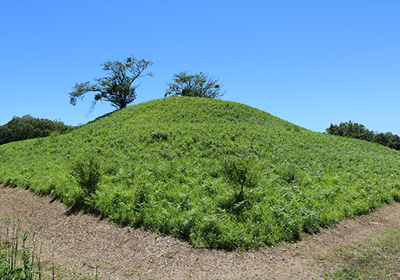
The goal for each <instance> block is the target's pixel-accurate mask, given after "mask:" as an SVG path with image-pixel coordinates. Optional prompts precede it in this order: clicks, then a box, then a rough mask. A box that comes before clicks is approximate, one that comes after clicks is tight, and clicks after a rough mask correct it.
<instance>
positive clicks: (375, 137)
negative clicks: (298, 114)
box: [326, 121, 400, 150]
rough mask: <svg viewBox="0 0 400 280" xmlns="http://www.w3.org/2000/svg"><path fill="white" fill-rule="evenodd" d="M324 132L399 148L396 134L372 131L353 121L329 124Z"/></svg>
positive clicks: (398, 138)
mask: <svg viewBox="0 0 400 280" xmlns="http://www.w3.org/2000/svg"><path fill="white" fill-rule="evenodd" d="M326 132H327V133H328V134H331V135H337V136H343V137H348V138H355V139H360V140H366V141H369V142H374V143H378V144H380V145H383V146H386V147H389V148H392V149H395V150H400V137H399V136H398V135H396V134H393V133H391V132H387V133H382V132H381V133H378V132H374V131H372V130H368V129H367V128H366V127H365V126H364V125H362V124H358V123H353V122H352V121H349V122H345V123H343V122H341V123H340V124H339V125H337V124H335V125H334V124H331V125H330V126H329V128H327V129H326Z"/></svg>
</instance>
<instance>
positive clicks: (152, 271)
mask: <svg viewBox="0 0 400 280" xmlns="http://www.w3.org/2000/svg"><path fill="white" fill-rule="evenodd" d="M67 211H68V208H67V207H66V206H65V205H63V204H61V203H59V202H57V201H55V202H52V199H51V198H50V197H47V196H43V197H40V196H37V195H35V194H33V193H32V192H31V191H28V190H25V189H23V188H6V187H1V186H0V218H5V217H7V215H8V214H10V215H17V216H18V217H19V218H20V219H22V222H23V226H24V227H26V228H29V229H31V230H34V229H37V228H39V227H40V226H41V225H43V229H42V231H41V237H42V238H46V240H45V242H44V246H46V248H51V249H53V250H54V249H55V261H54V262H55V264H56V265H58V266H60V267H62V268H63V269H65V271H64V278H63V279H66V278H68V277H71V278H75V277H77V276H76V275H77V274H76V272H79V275H82V276H83V275H85V276H93V274H94V271H95V269H94V266H95V264H96V263H97V264H100V267H99V272H98V275H99V278H100V279H295V278H297V279H320V278H321V277H322V276H321V275H322V274H323V273H325V272H332V271H335V270H337V269H338V264H336V263H335V261H334V260H333V259H332V257H331V255H332V251H333V250H335V249H336V248H340V247H343V246H347V245H350V246H351V245H357V244H359V243H361V242H363V241H365V240H367V239H368V238H370V237H371V236H373V235H374V234H377V233H379V232H381V231H382V230H384V229H385V228H387V227H393V226H395V227H400V204H399V203H394V204H392V205H389V206H387V207H385V208H383V209H380V210H378V211H377V212H375V213H373V214H370V215H366V216H363V217H360V218H358V219H356V220H351V219H345V220H343V221H342V222H341V223H340V224H339V225H338V226H337V227H336V228H333V229H326V230H323V231H322V232H321V233H319V234H316V235H305V236H304V237H303V241H301V242H298V243H296V244H282V245H280V246H278V247H265V248H262V249H260V250H251V251H247V252H224V251H219V250H208V249H193V248H192V247H191V246H190V245H189V244H187V243H185V242H182V241H179V240H176V239H174V238H171V237H163V236H159V235H156V234H153V233H149V232H144V231H142V230H139V229H132V228H121V227H118V226H115V225H111V224H109V223H108V222H106V221H101V220H99V219H97V218H95V217H92V216H89V215H81V214H76V215H67ZM42 254H43V255H42V259H46V258H47V259H48V260H50V256H51V253H50V250H47V253H46V250H44V251H43V253H42ZM46 254H47V255H46ZM72 272H75V274H73V273H72ZM66 275H67V276H66ZM73 275H75V276H73ZM68 279H69V278H68Z"/></svg>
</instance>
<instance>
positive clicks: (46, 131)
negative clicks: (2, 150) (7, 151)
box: [0, 115, 72, 145]
mask: <svg viewBox="0 0 400 280" xmlns="http://www.w3.org/2000/svg"><path fill="white" fill-rule="evenodd" d="M71 130H72V127H71V126H68V125H65V124H64V123H63V122H61V121H52V120H48V119H39V118H34V117H32V116H31V115H25V116H23V117H21V118H19V117H14V118H12V120H11V121H9V122H8V123H6V124H5V125H2V126H0V145H1V144H5V143H9V142H14V141H21V140H26V139H33V138H38V137H46V136H49V135H50V134H51V133H66V132H69V131H71Z"/></svg>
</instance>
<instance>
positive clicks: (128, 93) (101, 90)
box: [69, 56, 153, 110]
mask: <svg viewBox="0 0 400 280" xmlns="http://www.w3.org/2000/svg"><path fill="white" fill-rule="evenodd" d="M152 64H153V62H151V61H146V60H144V59H141V60H138V59H136V58H135V57H134V56H130V57H127V58H125V60H124V61H122V62H120V61H106V62H104V63H103V64H101V65H102V66H103V70H104V71H107V72H108V76H106V77H104V78H97V79H95V80H94V81H95V83H91V82H84V83H76V84H75V86H74V87H73V91H72V92H70V93H69V95H70V97H71V99H70V103H71V104H72V105H76V101H77V100H78V99H83V97H84V95H85V94H86V93H88V92H93V93H95V95H94V101H93V104H92V108H91V110H92V109H93V108H94V106H95V105H96V102H97V101H102V100H105V101H108V102H111V104H112V106H114V107H116V108H117V109H122V108H125V107H126V106H127V105H128V104H130V103H132V102H133V101H134V100H135V99H136V88H137V87H138V86H139V85H140V83H139V84H137V85H134V84H133V83H134V82H135V81H136V80H137V79H138V78H140V77H143V76H153V74H152V73H151V72H149V73H146V74H145V73H144V72H145V71H146V69H147V67H149V66H151V65H152Z"/></svg>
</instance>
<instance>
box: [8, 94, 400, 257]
mask: <svg viewBox="0 0 400 280" xmlns="http://www.w3.org/2000/svg"><path fill="white" fill-rule="evenodd" d="M398 153H399V152H398V151H394V150H390V149H388V148H385V147H382V146H379V145H377V144H373V143H368V142H364V141H359V140H354V139H345V138H340V137H335V136H330V135H325V134H321V133H315V132H311V131H309V130H306V129H304V128H301V127H298V126H295V125H293V124H291V123H289V122H286V121H283V120H281V119H279V118H277V117H274V116H272V115H270V114H268V113H266V112H263V111H260V110H257V109H254V108H251V107H249V106H246V105H243V104H238V103H234V102H227V101H221V100H215V99H202V98H182V97H175V98H166V99H161V100H154V101H150V102H146V103H142V104H138V105H134V106H130V107H128V108H126V109H123V110H120V111H116V112H114V113H112V114H109V115H108V116H105V117H103V118H100V119H98V120H96V121H94V122H92V123H89V124H86V125H84V126H82V127H80V128H78V129H76V130H74V131H73V132H71V133H69V134H65V135H58V136H57V135H53V136H51V137H48V138H43V139H33V140H27V141H22V142H16V143H10V144H6V145H2V146H0V159H1V160H0V183H3V184H6V185H9V186H23V187H26V188H30V189H32V190H34V191H36V192H38V193H45V194H50V195H52V196H54V197H56V198H58V199H60V200H62V201H63V202H64V203H66V204H67V205H73V204H74V203H75V202H76V200H77V199H78V198H79V197H80V195H81V194H82V190H81V189H80V188H79V187H78V184H77V183H76V181H75V179H74V177H73V176H72V175H71V172H72V171H71V170H72V166H73V163H74V162H76V161H77V160H78V159H80V158H84V159H85V158H88V157H92V158H94V159H95V160H96V161H97V162H98V163H99V164H100V166H101V174H102V178H101V181H100V183H99V185H98V188H97V190H96V192H95V193H94V194H93V195H92V196H90V197H89V198H87V203H88V204H89V205H90V209H91V210H92V211H95V212H97V213H99V214H100V215H102V216H104V217H107V218H108V219H110V220H112V221H114V222H117V223H121V224H124V225H130V226H133V227H142V228H146V229H150V230H153V231H156V232H158V233H162V234H169V235H172V236H175V237H178V238H180V239H183V240H187V241H189V242H190V243H191V244H193V245H194V246H196V247H211V248H224V249H229V250H232V249H237V248H242V249H245V248H251V247H259V246H263V245H265V244H276V243H277V242H281V241H289V242H292V241H296V240H299V239H300V238H301V233H302V232H307V233H314V232H317V231H319V230H320V228H321V227H327V226H331V225H334V224H336V223H337V222H338V221H339V220H341V219H342V218H344V217H354V216H357V215H360V214H364V213H368V212H370V211H373V210H375V209H376V208H379V207H381V206H382V205H383V204H385V203H391V202H393V201H400V183H399V178H400V168H399V167H400V157H399V154H398Z"/></svg>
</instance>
